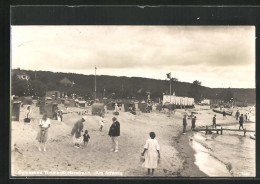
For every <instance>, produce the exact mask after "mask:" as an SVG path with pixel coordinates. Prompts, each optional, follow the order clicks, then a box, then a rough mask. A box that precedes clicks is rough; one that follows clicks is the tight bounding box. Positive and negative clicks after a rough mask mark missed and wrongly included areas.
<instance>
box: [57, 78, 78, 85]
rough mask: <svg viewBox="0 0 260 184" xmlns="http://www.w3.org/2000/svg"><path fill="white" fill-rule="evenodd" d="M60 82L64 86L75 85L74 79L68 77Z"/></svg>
mask: <svg viewBox="0 0 260 184" xmlns="http://www.w3.org/2000/svg"><path fill="white" fill-rule="evenodd" d="M60 84H61V85H64V86H69V87H72V86H74V85H75V83H74V82H73V81H70V80H69V79H68V78H67V77H65V78H64V79H62V80H60Z"/></svg>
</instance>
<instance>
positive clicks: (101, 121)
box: [99, 115, 105, 131]
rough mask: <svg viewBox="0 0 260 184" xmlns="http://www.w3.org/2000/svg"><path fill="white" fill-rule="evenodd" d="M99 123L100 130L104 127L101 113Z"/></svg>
mask: <svg viewBox="0 0 260 184" xmlns="http://www.w3.org/2000/svg"><path fill="white" fill-rule="evenodd" d="M99 123H100V127H99V131H102V129H103V127H104V123H105V120H104V115H101V118H100V120H99Z"/></svg>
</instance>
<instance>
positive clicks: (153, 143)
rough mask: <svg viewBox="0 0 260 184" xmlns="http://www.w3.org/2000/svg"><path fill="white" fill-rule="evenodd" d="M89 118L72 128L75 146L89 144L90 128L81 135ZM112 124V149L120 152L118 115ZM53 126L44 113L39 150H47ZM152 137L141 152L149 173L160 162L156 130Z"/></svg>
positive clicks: (39, 136)
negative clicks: (49, 132)
mask: <svg viewBox="0 0 260 184" xmlns="http://www.w3.org/2000/svg"><path fill="white" fill-rule="evenodd" d="M86 120H87V117H86V116H83V117H82V118H81V119H79V120H78V121H77V122H76V123H75V124H74V126H73V128H72V130H71V135H72V139H73V143H74V147H75V148H80V144H81V143H82V142H84V145H85V144H88V141H89V139H90V135H89V134H88V130H85V132H84V134H83V135H81V133H82V132H83V128H84V124H83V123H84V122H85V121H86ZM112 121H113V123H112V125H111V126H110V128H109V132H108V135H109V137H110V138H111V141H112V148H111V151H113V152H115V153H116V152H118V150H119V149H118V140H119V136H120V123H119V122H118V121H117V118H116V117H113V118H112ZM104 122H105V120H104V115H102V116H101V119H100V127H99V130H100V131H102V128H103V126H104ZM50 126H51V122H50V119H49V118H47V114H46V113H45V114H43V116H42V118H41V119H40V122H39V132H38V134H37V137H36V139H37V140H38V142H39V147H38V149H39V151H42V150H43V151H46V142H47V139H48V129H49V128H50ZM149 135H150V139H148V140H147V141H146V143H145V145H144V151H143V153H141V155H142V156H144V160H145V161H144V162H143V164H142V166H143V167H145V168H147V169H148V175H150V174H151V175H153V173H154V170H155V168H157V165H158V163H159V159H160V147H159V144H158V141H157V140H156V139H155V137H156V135H155V133H154V132H150V134H149Z"/></svg>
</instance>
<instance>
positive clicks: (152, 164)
mask: <svg viewBox="0 0 260 184" xmlns="http://www.w3.org/2000/svg"><path fill="white" fill-rule="evenodd" d="M155 136H156V135H155V133H154V132H150V139H147V141H146V143H145V145H144V151H143V153H142V154H141V155H142V156H144V158H145V161H144V163H143V165H142V166H143V167H145V168H147V169H148V175H150V170H151V169H152V173H151V175H153V173H154V169H156V168H157V165H158V162H159V159H160V146H159V144H158V141H157V140H156V139H155Z"/></svg>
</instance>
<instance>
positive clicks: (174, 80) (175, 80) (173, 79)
mask: <svg viewBox="0 0 260 184" xmlns="http://www.w3.org/2000/svg"><path fill="white" fill-rule="evenodd" d="M171 80H172V81H173V82H178V81H179V79H177V78H175V77H173V78H171Z"/></svg>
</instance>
